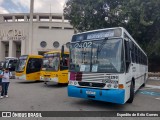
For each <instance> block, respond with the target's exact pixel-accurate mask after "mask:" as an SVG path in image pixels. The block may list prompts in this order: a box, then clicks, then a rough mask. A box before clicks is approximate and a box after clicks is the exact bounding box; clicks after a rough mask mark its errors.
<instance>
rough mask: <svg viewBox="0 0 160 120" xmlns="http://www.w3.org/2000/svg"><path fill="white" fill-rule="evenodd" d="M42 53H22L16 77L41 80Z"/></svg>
mask: <svg viewBox="0 0 160 120" xmlns="http://www.w3.org/2000/svg"><path fill="white" fill-rule="evenodd" d="M42 58H43V56H41V55H22V56H20V57H19V60H18V64H17V66H16V76H15V78H16V79H19V80H28V81H37V80H40V71H41V67H42Z"/></svg>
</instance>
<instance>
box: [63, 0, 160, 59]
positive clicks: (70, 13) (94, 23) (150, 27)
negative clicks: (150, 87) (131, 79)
mask: <svg viewBox="0 0 160 120" xmlns="http://www.w3.org/2000/svg"><path fill="white" fill-rule="evenodd" d="M64 16H65V17H66V18H67V19H69V20H70V23H71V24H72V25H73V27H74V28H75V29H77V30H78V31H79V32H81V31H87V30H93V29H101V28H108V27H118V26H121V27H124V28H126V29H127V30H128V31H129V33H130V34H131V35H132V36H133V38H134V39H135V40H136V41H137V42H138V43H139V44H140V45H141V47H142V48H143V49H144V50H145V51H146V52H147V54H148V56H149V58H151V57H152V59H150V60H151V62H152V61H153V56H159V57H160V0H68V2H67V3H66V7H65V9H64ZM155 58H156V57H155Z"/></svg>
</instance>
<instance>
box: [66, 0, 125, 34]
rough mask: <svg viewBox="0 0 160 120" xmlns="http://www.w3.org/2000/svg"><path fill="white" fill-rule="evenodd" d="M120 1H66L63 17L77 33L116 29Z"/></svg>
mask: <svg viewBox="0 0 160 120" xmlns="http://www.w3.org/2000/svg"><path fill="white" fill-rule="evenodd" d="M121 3H122V1H117V0H68V2H67V3H66V7H65V9H64V16H65V17H66V18H67V19H69V20H70V23H71V24H72V25H73V27H75V28H76V29H78V30H79V31H87V30H93V29H100V28H106V27H117V26H119V24H120V23H121V20H120V18H119V17H118V11H119V9H120V6H121Z"/></svg>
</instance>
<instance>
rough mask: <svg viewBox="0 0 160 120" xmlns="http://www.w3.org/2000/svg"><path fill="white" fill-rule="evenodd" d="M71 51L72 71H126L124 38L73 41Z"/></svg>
mask: <svg viewBox="0 0 160 120" xmlns="http://www.w3.org/2000/svg"><path fill="white" fill-rule="evenodd" d="M70 52H71V61H70V62H71V63H70V71H76V72H101V73H103V72H108V73H119V72H123V71H124V60H123V52H122V39H109V40H106V39H102V40H96V41H87V42H85V41H84V42H77V43H72V44H71V47H70Z"/></svg>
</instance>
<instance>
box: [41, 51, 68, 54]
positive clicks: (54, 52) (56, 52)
mask: <svg viewBox="0 0 160 120" xmlns="http://www.w3.org/2000/svg"><path fill="white" fill-rule="evenodd" d="M51 53H61V51H49V52H46V53H44V54H51ZM64 53H65V54H69V52H67V51H65V52H64Z"/></svg>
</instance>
